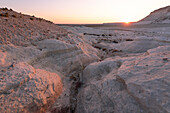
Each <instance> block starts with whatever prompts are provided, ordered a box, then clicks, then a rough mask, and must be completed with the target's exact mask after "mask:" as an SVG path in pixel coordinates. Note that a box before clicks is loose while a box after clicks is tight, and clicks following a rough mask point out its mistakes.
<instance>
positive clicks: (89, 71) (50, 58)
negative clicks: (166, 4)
mask: <svg viewBox="0 0 170 113" xmlns="http://www.w3.org/2000/svg"><path fill="white" fill-rule="evenodd" d="M166 10H167V9H166ZM148 26H153V25H147V27H145V25H143V27H133V28H127V27H126V28H122V29H121V30H120V29H116V28H112V27H107V26H106V27H98V28H96V27H94V28H93V27H85V26H60V27H59V26H57V25H55V24H54V23H52V22H50V21H47V20H44V19H41V18H36V17H34V16H29V15H24V14H21V13H17V12H15V11H13V10H8V9H7V8H1V9H0V112H1V113H169V112H170V88H169V86H170V82H169V81H170V33H169V30H170V26H169V27H167V26H166V27H164V26H161V27H159V26H158V27H153V28H152V29H151V28H150V27H148ZM127 29H129V30H127ZM162 29H163V30H162Z"/></svg>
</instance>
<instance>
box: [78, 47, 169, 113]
mask: <svg viewBox="0 0 170 113" xmlns="http://www.w3.org/2000/svg"><path fill="white" fill-rule="evenodd" d="M169 51H170V46H162V47H158V48H156V49H151V50H148V51H147V54H144V55H142V56H139V57H127V58H116V59H112V58H108V59H106V60H104V61H102V62H100V63H93V64H90V65H89V66H87V67H86V68H85V70H84V71H83V78H84V79H83V80H84V83H85V87H83V88H81V90H80V92H79V94H78V103H79V104H78V106H77V112H78V113H80V112H83V113H94V112H96V113H100V112H107V113H112V112H115V113H120V112H121V113H125V112H126V113H149V112H153V113H168V112H170V109H169V104H170V103H169V102H170V88H169V85H170V84H169V81H170V76H169V73H170V71H169V69H170V63H169V59H170V52H169Z"/></svg>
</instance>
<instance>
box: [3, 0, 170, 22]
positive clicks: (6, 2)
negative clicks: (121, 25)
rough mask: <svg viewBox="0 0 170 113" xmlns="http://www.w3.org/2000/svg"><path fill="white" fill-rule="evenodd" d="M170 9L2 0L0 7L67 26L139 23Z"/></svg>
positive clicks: (121, 2) (136, 3)
mask: <svg viewBox="0 0 170 113" xmlns="http://www.w3.org/2000/svg"><path fill="white" fill-rule="evenodd" d="M168 5H170V0H0V7H8V8H12V9H13V10H15V11H17V12H22V13H24V14H29V15H35V16H38V17H42V18H45V19H48V20H51V21H53V22H54V23H67V24H71V23H72V24H80V23H86V24H87V23H106V22H128V21H138V20H140V19H142V18H143V17H145V16H147V15H148V14H149V13H150V12H151V11H153V10H155V9H158V8H161V7H164V6H168Z"/></svg>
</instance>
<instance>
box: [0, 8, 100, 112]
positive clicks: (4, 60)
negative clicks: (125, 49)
mask: <svg viewBox="0 0 170 113" xmlns="http://www.w3.org/2000/svg"><path fill="white" fill-rule="evenodd" d="M0 14H1V15H0V24H1V27H0V86H1V88H0V105H1V107H0V111H1V112H2V113H6V112H29V113H30V112H46V110H47V109H48V108H49V107H50V106H51V105H52V104H54V103H56V100H57V101H58V100H59V101H60V100H61V101H62V102H60V103H62V104H64V105H66V106H69V107H70V106H71V104H72V103H71V102H70V99H71V98H72V96H74V95H72V96H70V95H71V94H70V91H72V92H73V94H74V90H72V89H71V88H72V81H75V79H74V78H77V79H78V78H79V76H78V73H79V72H80V71H81V70H83V69H84V67H85V66H87V65H88V64H90V63H91V62H94V61H97V60H99V57H98V51H97V50H96V49H95V48H93V47H92V46H91V45H89V44H88V43H87V41H86V40H85V39H84V37H82V36H80V35H77V34H76V33H73V32H68V31H67V30H65V29H63V28H60V27H58V26H56V25H55V24H53V23H52V22H50V21H46V20H44V19H40V18H36V17H34V16H29V15H23V14H21V13H17V12H14V11H12V10H8V9H5V8H3V9H0ZM3 14H7V16H4V15H3ZM73 79H74V80H73ZM65 95H68V96H65ZM64 100H65V102H64ZM63 102H64V103H63ZM62 106H63V105H62ZM57 109H60V108H57Z"/></svg>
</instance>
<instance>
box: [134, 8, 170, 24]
mask: <svg viewBox="0 0 170 113" xmlns="http://www.w3.org/2000/svg"><path fill="white" fill-rule="evenodd" d="M137 23H138V24H158V23H162V24H163V23H164V24H165V23H168V24H169V23H170V6H166V7H163V8H160V9H157V10H155V11H153V12H151V13H150V14H149V15H148V16H147V17H145V18H143V19H142V20H140V21H138V22H137Z"/></svg>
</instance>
